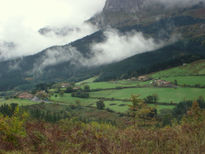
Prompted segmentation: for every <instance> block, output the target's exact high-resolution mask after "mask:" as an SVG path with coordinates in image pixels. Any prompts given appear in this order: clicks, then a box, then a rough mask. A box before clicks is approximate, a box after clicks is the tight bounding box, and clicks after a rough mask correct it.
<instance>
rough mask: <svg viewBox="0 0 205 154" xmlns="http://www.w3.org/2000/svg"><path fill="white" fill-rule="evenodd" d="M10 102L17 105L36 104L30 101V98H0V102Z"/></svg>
mask: <svg viewBox="0 0 205 154" xmlns="http://www.w3.org/2000/svg"><path fill="white" fill-rule="evenodd" d="M11 103H16V104H18V105H19V106H27V105H33V104H38V103H36V102H33V101H30V100H25V99H8V100H6V99H0V104H2V105H3V104H11Z"/></svg>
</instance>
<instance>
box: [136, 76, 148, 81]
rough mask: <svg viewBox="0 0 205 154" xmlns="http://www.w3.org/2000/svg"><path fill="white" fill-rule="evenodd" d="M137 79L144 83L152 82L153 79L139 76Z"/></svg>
mask: <svg viewBox="0 0 205 154" xmlns="http://www.w3.org/2000/svg"><path fill="white" fill-rule="evenodd" d="M137 79H138V81H144V82H145V81H149V80H151V78H150V77H148V76H139V77H138V78H137Z"/></svg>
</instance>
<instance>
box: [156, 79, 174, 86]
mask: <svg viewBox="0 0 205 154" xmlns="http://www.w3.org/2000/svg"><path fill="white" fill-rule="evenodd" d="M152 84H153V85H154V86H156V87H174V86H175V85H173V84H172V83H171V82H169V81H165V80H153V82H152Z"/></svg>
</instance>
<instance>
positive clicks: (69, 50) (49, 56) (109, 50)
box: [34, 29, 178, 72]
mask: <svg viewBox="0 0 205 154" xmlns="http://www.w3.org/2000/svg"><path fill="white" fill-rule="evenodd" d="M104 37H105V40H104V41H103V42H100V43H91V44H90V55H91V57H90V58H85V57H84V56H83V55H82V54H81V52H80V51H78V50H77V49H76V48H75V47H72V46H69V47H57V48H56V49H51V50H47V51H46V53H45V54H44V56H43V57H42V58H41V59H40V60H38V61H37V62H36V64H35V65H34V72H42V71H43V70H44V69H45V68H46V67H48V66H52V65H56V64H60V63H64V62H70V63H71V64H73V65H76V66H84V67H91V66H99V65H105V64H110V63H113V62H118V61H121V60H124V59H126V58H128V57H131V56H134V55H136V54H140V53H144V52H149V51H153V50H156V49H158V48H161V47H163V46H164V45H167V44H169V43H172V42H174V41H176V40H177V39H178V36H176V35H175V36H173V37H172V38H171V39H170V40H167V41H166V42H164V41H159V40H158V41H156V40H154V39H153V38H146V37H144V36H143V34H142V33H140V32H136V31H132V32H127V33H125V34H123V33H121V32H119V31H118V30H116V29H109V30H107V31H105V32H104Z"/></svg>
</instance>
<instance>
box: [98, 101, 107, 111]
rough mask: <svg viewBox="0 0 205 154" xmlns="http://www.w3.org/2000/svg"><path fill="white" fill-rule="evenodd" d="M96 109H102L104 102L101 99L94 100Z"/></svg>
mask: <svg viewBox="0 0 205 154" xmlns="http://www.w3.org/2000/svg"><path fill="white" fill-rule="evenodd" d="M96 106H97V109H99V110H103V109H104V108H105V104H104V101H103V100H99V101H97V102H96Z"/></svg>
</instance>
